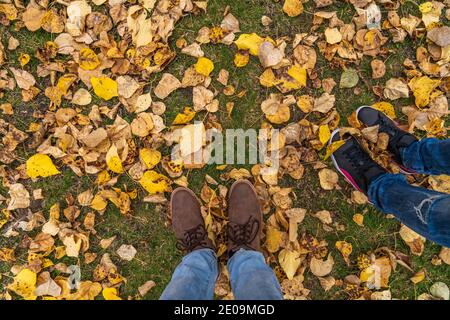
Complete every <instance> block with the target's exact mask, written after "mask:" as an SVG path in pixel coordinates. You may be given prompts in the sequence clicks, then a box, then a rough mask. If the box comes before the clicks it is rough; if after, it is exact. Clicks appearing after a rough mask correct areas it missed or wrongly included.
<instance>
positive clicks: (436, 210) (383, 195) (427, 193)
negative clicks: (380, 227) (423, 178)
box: [368, 173, 450, 247]
mask: <svg viewBox="0 0 450 320" xmlns="http://www.w3.org/2000/svg"><path fill="white" fill-rule="evenodd" d="M368 196H369V199H370V201H372V203H373V204H374V205H375V206H376V207H377V208H378V209H379V210H380V211H382V212H386V213H391V214H393V215H395V217H396V218H397V219H398V220H400V221H401V222H402V223H403V224H405V225H406V226H408V227H409V228H411V229H412V230H414V231H415V232H417V233H418V234H420V235H422V236H424V237H425V238H427V239H429V240H432V241H434V242H436V243H438V244H441V245H443V246H446V247H450V195H449V194H444V193H440V192H437V191H433V190H429V189H425V188H420V187H414V186H412V185H410V184H409V183H408V182H407V180H406V177H405V176H404V175H401V174H389V173H386V174H383V175H381V176H379V177H377V178H376V179H375V180H374V181H372V182H371V183H370V186H369V193H368Z"/></svg>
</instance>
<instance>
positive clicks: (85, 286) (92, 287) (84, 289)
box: [67, 281, 102, 300]
mask: <svg viewBox="0 0 450 320" xmlns="http://www.w3.org/2000/svg"><path fill="white" fill-rule="evenodd" d="M101 291H102V285H101V284H100V283H98V282H92V281H82V282H81V283H80V286H79V288H78V291H77V292H74V293H72V294H71V295H69V296H68V297H67V299H68V300H94V299H95V297H96V296H98V295H99V293H100V292H101Z"/></svg>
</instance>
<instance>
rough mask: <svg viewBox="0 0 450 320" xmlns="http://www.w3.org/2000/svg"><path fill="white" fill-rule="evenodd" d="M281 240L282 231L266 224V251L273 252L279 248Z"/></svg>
mask: <svg viewBox="0 0 450 320" xmlns="http://www.w3.org/2000/svg"><path fill="white" fill-rule="evenodd" d="M282 241H283V232H281V231H280V230H278V229H276V228H274V227H272V226H268V227H267V231H266V248H267V251H269V252H271V253H275V252H277V251H278V250H280V245H281V242H282Z"/></svg>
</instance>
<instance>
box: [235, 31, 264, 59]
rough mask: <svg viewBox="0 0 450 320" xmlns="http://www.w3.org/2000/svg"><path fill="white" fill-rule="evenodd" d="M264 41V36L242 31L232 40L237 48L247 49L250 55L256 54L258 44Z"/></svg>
mask: <svg viewBox="0 0 450 320" xmlns="http://www.w3.org/2000/svg"><path fill="white" fill-rule="evenodd" d="M263 42H264V38H262V37H260V36H258V35H257V34H256V33H250V34H248V33H243V34H241V35H240V36H239V38H238V39H237V40H236V41H235V42H234V43H235V44H236V46H237V47H238V49H239V50H248V51H249V52H250V54H251V55H253V56H257V55H258V51H259V46H260V45H261V43H263Z"/></svg>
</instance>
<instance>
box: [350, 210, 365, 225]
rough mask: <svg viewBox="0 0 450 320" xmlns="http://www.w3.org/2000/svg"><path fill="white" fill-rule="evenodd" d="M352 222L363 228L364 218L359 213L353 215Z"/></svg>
mask: <svg viewBox="0 0 450 320" xmlns="http://www.w3.org/2000/svg"><path fill="white" fill-rule="evenodd" d="M352 220H353V221H354V222H355V223H356V224H357V225H358V226H360V227H363V226H364V216H363V215H362V214H361V213H355V214H354V215H353V218H352Z"/></svg>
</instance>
